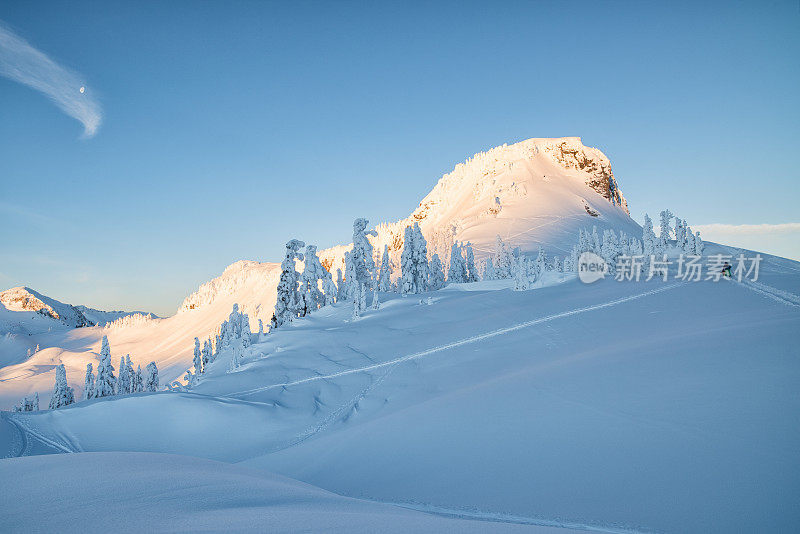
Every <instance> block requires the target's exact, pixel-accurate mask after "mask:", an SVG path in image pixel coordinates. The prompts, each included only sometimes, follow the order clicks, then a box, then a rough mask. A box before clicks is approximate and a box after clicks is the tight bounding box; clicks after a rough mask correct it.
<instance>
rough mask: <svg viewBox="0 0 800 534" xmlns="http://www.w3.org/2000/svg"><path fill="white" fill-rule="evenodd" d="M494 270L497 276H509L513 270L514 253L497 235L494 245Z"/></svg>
mask: <svg viewBox="0 0 800 534" xmlns="http://www.w3.org/2000/svg"><path fill="white" fill-rule="evenodd" d="M494 270H495V275H496V276H497V278H500V279H502V278H511V277H512V271H513V270H514V254H513V253H512V252H511V250H510V249H509V248H508V245H506V244H505V243H504V242H503V240H502V238H501V237H500V236H499V235H498V236H497V240H496V241H495V246H494Z"/></svg>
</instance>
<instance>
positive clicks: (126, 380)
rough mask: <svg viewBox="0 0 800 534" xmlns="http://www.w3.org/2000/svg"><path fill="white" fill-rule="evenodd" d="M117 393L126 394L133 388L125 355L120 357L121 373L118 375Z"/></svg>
mask: <svg viewBox="0 0 800 534" xmlns="http://www.w3.org/2000/svg"><path fill="white" fill-rule="evenodd" d="M116 390H117V395H125V394H126V393H130V390H131V376H130V375H129V374H128V367H127V366H126V365H125V356H120V358H119V375H118V376H117V387H116Z"/></svg>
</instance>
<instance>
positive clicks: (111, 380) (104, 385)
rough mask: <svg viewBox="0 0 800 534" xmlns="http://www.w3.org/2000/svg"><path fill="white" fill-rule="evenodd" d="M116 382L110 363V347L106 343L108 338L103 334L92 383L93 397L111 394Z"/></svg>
mask: <svg viewBox="0 0 800 534" xmlns="http://www.w3.org/2000/svg"><path fill="white" fill-rule="evenodd" d="M116 383H117V379H116V377H115V376H114V366H113V365H112V364H111V348H110V347H109V345H108V338H107V337H106V336H103V342H102V348H101V349H100V363H99V364H98V365H97V380H96V381H95V383H94V396H95V398H99V397H108V396H111V395H113V394H114V387H115V386H116Z"/></svg>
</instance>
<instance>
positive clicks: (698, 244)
mask: <svg viewBox="0 0 800 534" xmlns="http://www.w3.org/2000/svg"><path fill="white" fill-rule="evenodd" d="M705 248H706V246H705V245H704V244H703V240H702V239H700V231H699V230H698V231H697V232H695V234H694V253H695V254H696V255H698V256H702V255H703V250H704V249H705Z"/></svg>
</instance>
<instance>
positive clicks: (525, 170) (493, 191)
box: [320, 137, 641, 272]
mask: <svg viewBox="0 0 800 534" xmlns="http://www.w3.org/2000/svg"><path fill="white" fill-rule="evenodd" d="M415 222H417V223H419V225H420V227H421V228H422V231H423V234H424V235H425V237H426V239H427V240H428V252H429V254H430V255H433V254H434V253H437V254H439V257H440V258H441V259H442V261H443V262H444V263H445V265H447V264H448V262H449V258H450V247H451V245H452V243H453V241H463V242H467V241H469V242H471V243H472V244H473V247H474V248H475V252H476V254H475V255H476V258H481V257H485V256H486V254H487V253H490V252H491V251H492V250H493V249H494V243H495V238H496V236H497V235H500V236H501V237H502V238H503V239H504V240H505V241H507V242H508V243H510V244H511V245H512V246H519V247H520V248H521V249H522V250H523V251H524V252H534V251H536V250H537V249H538V247H539V246H542V247H543V248H544V249H545V251H546V252H547V253H548V254H550V255H554V254H557V255H562V256H563V255H564V254H567V253H568V252H569V250H570V249H571V248H572V245H573V244H574V242H575V236H576V235H577V233H578V229H579V228H587V227H588V228H591V227H592V226H593V225H594V226H597V228H598V231H600V232H601V235H602V230H603V229H605V228H614V229H616V230H624V231H625V232H627V233H628V234H631V235H635V234H638V233H640V232H641V228H640V227H639V226H638V225H637V224H636V223H635V222H634V221H633V220H632V219H631V218H630V217H629V216H628V208H627V201H626V200H625V199H624V197H623V196H622V193H621V191H620V190H619V187H618V186H617V183H616V179H615V178H614V175H613V173H612V172H611V164H610V162H609V160H608V158H607V157H606V156H605V155H604V154H603V153H602V152H600V151H599V150H597V149H596V148H591V147H586V146H584V145H583V143H581V140H580V138H579V137H562V138H556V139H528V140H526V141H521V142H519V143H515V144H513V145H503V146H499V147H496V148H493V149H491V150H488V151H486V152H482V153H479V154H475V155H474V156H473V157H472V158H470V159H469V160H467V161H466V162H464V163H459V164H458V165H456V167H455V169H453V171H452V172H450V173H448V174H445V175H444V176H442V177H441V178H440V179H439V181H438V183H437V184H436V186H435V187H434V188H433V190H432V191H431V192H430V193H429V194H428V195H426V196H425V198H423V199H422V201H421V202H420V204H419V206H418V207H417V209H415V210H414V212H413V213H412V214H411V215H409V216H408V217H406V218H405V219H402V220H400V221H397V222H395V223H383V224H379V225H378V226H377V227H376V230H377V232H378V237H377V238H376V239H374V240H373V241H374V243H375V245H376V246H375V248H376V250H379V251H383V247H384V245H385V244H388V245H389V250H390V253H391V255H392V259H393V261H395V263H396V264H398V265H399V258H400V252H401V251H402V245H403V231H404V229H405V227H406V226H409V225H411V224H413V223H415ZM345 249H346V247H334V248H332V249H329V250H326V251H321V252H320V258H322V259H323V261H324V262H326V265H331V266H333V272H335V269H336V268H337V267H338V268H341V267H342V263H341V262H342V260H341V258H342V255H343V253H344V250H345Z"/></svg>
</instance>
